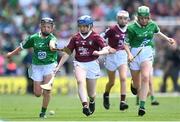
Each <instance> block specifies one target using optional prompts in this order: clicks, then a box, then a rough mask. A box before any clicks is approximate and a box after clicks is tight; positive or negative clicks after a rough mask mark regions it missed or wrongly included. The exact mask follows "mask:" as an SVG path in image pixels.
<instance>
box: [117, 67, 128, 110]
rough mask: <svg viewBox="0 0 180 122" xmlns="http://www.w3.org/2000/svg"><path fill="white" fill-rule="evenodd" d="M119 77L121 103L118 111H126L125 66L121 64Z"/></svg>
mask: <svg viewBox="0 0 180 122" xmlns="http://www.w3.org/2000/svg"><path fill="white" fill-rule="evenodd" d="M118 71H119V77H120V87H121V92H120V93H121V102H120V106H119V109H120V110H125V109H128V105H127V103H126V78H127V65H126V64H122V65H121V66H120V67H119V69H118Z"/></svg>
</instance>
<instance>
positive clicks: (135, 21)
mask: <svg viewBox="0 0 180 122" xmlns="http://www.w3.org/2000/svg"><path fill="white" fill-rule="evenodd" d="M150 21H151V20H149V22H150ZM149 22H148V24H149ZM135 23H136V25H137V26H138V27H140V28H144V27H143V26H141V25H140V24H139V23H138V22H137V21H135ZM148 24H147V25H148ZM147 25H146V26H147ZM146 26H145V27H146Z"/></svg>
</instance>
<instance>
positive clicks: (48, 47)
mask: <svg viewBox="0 0 180 122" xmlns="http://www.w3.org/2000/svg"><path fill="white" fill-rule="evenodd" d="M54 27H55V25H54V21H53V19H51V18H42V19H41V22H40V29H41V31H40V32H38V33H35V34H33V35H30V36H29V37H28V38H26V39H25V40H24V41H23V42H22V43H21V44H20V46H19V47H17V48H16V49H15V50H13V51H12V52H9V53H7V55H6V57H7V58H9V57H11V56H13V55H15V54H18V53H19V52H20V51H21V50H22V49H28V48H33V49H34V53H33V58H32V66H31V67H30V69H29V76H30V77H31V78H32V79H33V81H34V94H35V96H36V97H40V96H41V95H43V102H42V109H41V113H40V114H39V117H40V118H46V109H47V107H48V104H49V101H50V92H51V91H47V90H43V89H41V87H40V85H41V84H46V83H48V82H49V80H50V79H51V77H52V73H53V69H54V68H55V67H56V65H57V50H58V49H57V48H56V46H55V44H56V37H55V36H54V35H53V34H52V32H53V30H54Z"/></svg>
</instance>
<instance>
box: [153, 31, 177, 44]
mask: <svg viewBox="0 0 180 122" xmlns="http://www.w3.org/2000/svg"><path fill="white" fill-rule="evenodd" d="M156 35H157V36H158V37H159V38H160V39H162V40H166V41H168V42H169V43H170V44H175V41H174V39H172V38H169V37H167V36H166V35H165V34H163V33H162V32H160V31H159V32H158V33H156Z"/></svg>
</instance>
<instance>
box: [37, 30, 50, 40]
mask: <svg viewBox="0 0 180 122" xmlns="http://www.w3.org/2000/svg"><path fill="white" fill-rule="evenodd" d="M38 33H39V34H38V35H39V37H40V38H48V37H49V35H50V34H51V33H50V34H49V35H48V36H46V37H43V36H42V34H41V31H39V32H38Z"/></svg>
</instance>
